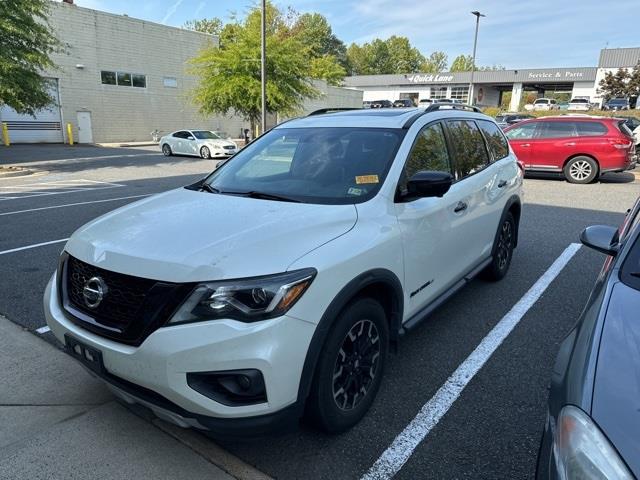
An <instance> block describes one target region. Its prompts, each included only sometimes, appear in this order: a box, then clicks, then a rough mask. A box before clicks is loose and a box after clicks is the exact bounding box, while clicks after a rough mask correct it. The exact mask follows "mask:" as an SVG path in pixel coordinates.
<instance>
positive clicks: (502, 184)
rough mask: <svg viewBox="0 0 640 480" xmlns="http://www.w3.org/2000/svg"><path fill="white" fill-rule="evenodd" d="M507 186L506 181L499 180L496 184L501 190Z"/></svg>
mask: <svg viewBox="0 0 640 480" xmlns="http://www.w3.org/2000/svg"><path fill="white" fill-rule="evenodd" d="M506 185H507V181H506V180H500V181H499V182H498V188H503V187H505V186H506Z"/></svg>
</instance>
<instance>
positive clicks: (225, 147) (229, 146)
mask: <svg viewBox="0 0 640 480" xmlns="http://www.w3.org/2000/svg"><path fill="white" fill-rule="evenodd" d="M222 148H224V149H225V150H234V149H235V148H236V147H234V146H233V145H225V146H224V147H222Z"/></svg>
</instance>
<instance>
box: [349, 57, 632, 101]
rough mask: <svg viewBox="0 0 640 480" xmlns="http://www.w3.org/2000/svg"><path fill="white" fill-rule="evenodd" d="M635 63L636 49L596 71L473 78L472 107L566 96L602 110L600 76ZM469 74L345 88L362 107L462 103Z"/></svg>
mask: <svg viewBox="0 0 640 480" xmlns="http://www.w3.org/2000/svg"><path fill="white" fill-rule="evenodd" d="M638 62H640V48H618V49H605V50H602V51H601V52H600V60H599V62H598V66H597V67H578V68H574V67H570V68H539V69H517V70H496V71H481V72H475V74H474V83H473V90H472V91H473V96H474V98H473V101H474V104H476V105H479V106H483V107H484V106H487V107H488V106H499V105H500V104H501V103H502V96H503V94H504V93H505V92H511V100H510V103H509V107H510V110H513V111H516V110H518V108H519V107H520V106H521V102H522V100H523V93H524V92H527V91H534V92H536V93H537V94H538V95H539V96H544V94H545V92H549V91H553V92H567V94H569V95H568V96H569V97H571V98H577V97H580V98H587V99H588V100H589V101H590V102H592V103H598V104H601V103H602V102H603V98H602V96H601V95H600V94H599V93H598V84H599V82H600V80H601V79H603V78H604V76H605V73H606V72H609V71H613V72H615V71H617V70H618V69H619V68H627V69H631V68H633V67H634V66H635V65H636V64H637V63H638ZM470 81H471V72H443V73H434V74H422V73H411V74H404V75H360V76H353V77H347V78H346V79H345V86H346V87H348V88H355V89H359V90H363V91H364V100H365V101H375V100H391V101H394V100H399V99H404V98H409V99H412V100H414V102H416V103H417V102H418V101H419V100H422V99H423V98H432V99H439V98H453V99H459V100H462V101H463V102H467V99H468V95H469V83H470Z"/></svg>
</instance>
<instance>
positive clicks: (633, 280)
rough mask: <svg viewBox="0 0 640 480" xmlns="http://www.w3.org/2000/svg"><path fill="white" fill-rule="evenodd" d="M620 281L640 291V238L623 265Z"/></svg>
mask: <svg viewBox="0 0 640 480" xmlns="http://www.w3.org/2000/svg"><path fill="white" fill-rule="evenodd" d="M620 280H622V282H623V283H625V284H626V285H628V286H630V287H631V288H635V289H636V290H640V237H639V238H637V239H636V241H635V243H634V245H633V247H631V250H630V251H629V254H628V255H627V258H626V259H625V260H624V263H623V264H622V268H621V269H620Z"/></svg>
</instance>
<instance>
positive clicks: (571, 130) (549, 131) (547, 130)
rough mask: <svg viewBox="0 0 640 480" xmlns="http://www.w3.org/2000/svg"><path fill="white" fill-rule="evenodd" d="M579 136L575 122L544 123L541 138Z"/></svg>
mask: <svg viewBox="0 0 640 480" xmlns="http://www.w3.org/2000/svg"><path fill="white" fill-rule="evenodd" d="M577 135H578V130H577V128H576V124H575V122H544V124H543V127H542V133H541V134H540V137H541V138H562V137H575V136H577Z"/></svg>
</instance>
